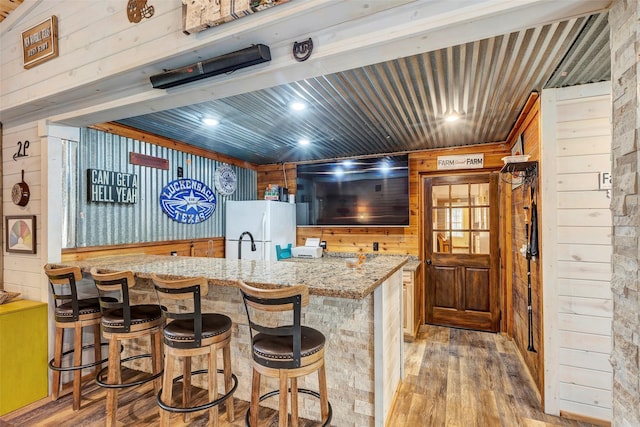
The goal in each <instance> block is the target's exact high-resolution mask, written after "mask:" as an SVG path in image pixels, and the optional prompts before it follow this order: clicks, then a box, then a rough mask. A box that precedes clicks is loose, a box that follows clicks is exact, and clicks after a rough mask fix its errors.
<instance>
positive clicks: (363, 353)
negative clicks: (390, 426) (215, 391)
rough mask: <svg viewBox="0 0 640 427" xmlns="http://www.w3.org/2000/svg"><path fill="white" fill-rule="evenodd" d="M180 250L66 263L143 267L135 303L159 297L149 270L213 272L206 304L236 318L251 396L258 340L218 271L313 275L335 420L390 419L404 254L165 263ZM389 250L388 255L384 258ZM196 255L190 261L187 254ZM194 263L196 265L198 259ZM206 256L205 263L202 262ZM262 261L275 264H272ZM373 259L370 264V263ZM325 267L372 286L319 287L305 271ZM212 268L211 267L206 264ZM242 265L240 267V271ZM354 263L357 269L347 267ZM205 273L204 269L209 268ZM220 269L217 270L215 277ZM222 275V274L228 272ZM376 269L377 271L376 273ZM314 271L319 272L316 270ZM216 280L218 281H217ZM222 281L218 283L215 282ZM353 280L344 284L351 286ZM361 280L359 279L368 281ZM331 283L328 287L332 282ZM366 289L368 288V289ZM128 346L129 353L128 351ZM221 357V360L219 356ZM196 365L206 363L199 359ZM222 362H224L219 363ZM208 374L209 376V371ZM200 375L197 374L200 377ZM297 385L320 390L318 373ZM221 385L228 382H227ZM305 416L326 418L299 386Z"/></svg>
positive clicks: (237, 363)
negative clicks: (351, 290)
mask: <svg viewBox="0 0 640 427" xmlns="http://www.w3.org/2000/svg"><path fill="white" fill-rule="evenodd" d="M176 258H177V257H164V256H149V255H146V256H135V257H114V258H111V259H106V258H100V259H95V260H86V261H80V262H75V263H71V262H66V263H65V265H79V266H80V267H81V268H82V269H83V270H85V271H87V270H88V269H90V268H91V267H92V266H95V267H98V268H103V269H106V270H114V271H115V270H119V269H129V270H132V271H134V273H136V277H137V281H136V286H135V287H134V288H133V289H132V296H131V298H132V301H133V302H134V303H143V302H144V303H157V298H156V295H155V291H154V290H153V287H152V284H151V282H150V280H149V279H148V274H149V273H150V272H152V271H155V272H156V273H157V274H170V275H174V276H176V277H192V276H198V275H205V276H206V277H208V278H210V280H209V285H210V287H209V293H208V295H207V296H206V297H205V299H204V301H203V305H204V307H203V311H208V312H219V313H224V314H226V315H228V316H229V317H231V320H232V321H233V331H232V333H233V335H232V342H231V358H232V365H233V372H234V373H235V374H236V376H237V377H238V389H237V390H236V393H235V397H236V398H238V399H241V400H245V401H249V400H250V395H251V391H250V389H251V372H252V360H251V348H250V335H249V327H248V325H247V316H246V313H245V308H244V304H243V302H242V297H241V295H240V291H239V290H238V288H237V287H235V282H234V281H233V279H231V277H230V276H229V275H225V274H217V275H216V274H215V272H216V271H218V273H219V272H220V271H221V269H223V270H225V273H228V272H229V271H231V276H235V277H240V278H242V280H244V281H246V282H247V283H249V284H251V285H253V286H258V287H260V286H262V287H273V286H286V285H287V283H282V282H283V280H286V281H289V282H290V283H288V284H294V283H307V284H308V285H309V289H310V293H311V295H310V302H309V305H308V306H307V307H306V308H304V309H303V318H302V323H303V324H304V325H309V326H311V327H313V328H316V329H318V330H320V331H321V332H322V333H323V334H324V335H325V337H326V339H327V342H326V349H325V359H326V360H325V363H326V373H327V386H328V393H329V401H330V402H331V405H332V407H333V419H332V422H331V424H332V425H336V426H358V427H360V426H383V425H384V424H385V420H386V417H387V415H388V413H389V411H390V409H391V405H392V403H393V399H394V395H395V392H396V390H397V388H398V387H399V385H400V381H401V379H402V376H403V363H402V360H403V354H402V320H401V319H402V311H401V310H402V265H403V264H404V263H405V262H406V258H403V257H391V256H390V257H385V256H379V257H377V258H376V259H373V260H371V261H370V262H367V263H365V265H364V266H363V269H362V270H360V271H356V270H354V269H346V267H344V262H343V261H339V260H335V259H334V260H331V259H327V260H325V261H321V262H318V261H316V260H313V261H316V262H315V263H313V264H312V263H311V262H310V265H307V266H306V267H307V268H304V267H305V263H304V262H295V263H283V262H272V263H263V262H262V263H261V262H260V261H240V262H239V261H237V260H229V261H227V260H224V259H210V258H186V257H185V258H183V257H179V258H181V261H180V267H181V268H179V270H181V271H180V272H178V271H176V266H172V267H171V268H162V267H161V266H162V265H163V263H164V262H165V261H166V263H168V264H172V263H175V262H176ZM385 258H388V259H385ZM185 260H191V261H185ZM191 263H193V265H191ZM377 263H379V264H378V266H377V268H380V266H381V265H382V266H384V268H383V269H384V270H385V272H384V273H383V274H378V273H377V272H376V270H375V269H376V266H374V265H373V264H377ZM203 264H205V265H203ZM261 264H273V265H271V266H267V267H265V266H264V265H261ZM276 264H277V268H285V269H291V268H295V269H296V272H297V273H296V275H295V276H296V277H294V278H291V277H290V278H289V279H283V277H286V276H287V275H286V274H283V275H279V276H278V278H277V279H271V280H269V279H268V278H267V280H265V279H264V278H258V277H257V275H255V274H254V276H255V277H249V276H247V269H251V270H252V273H255V271H256V270H262V269H264V268H268V269H269V270H271V269H273V268H276V267H275V266H274V265H276ZM367 264H371V265H369V270H368V271H365V270H364V268H367ZM317 269H322V270H325V271H324V274H323V275H321V276H323V277H325V278H326V277H327V275H329V276H332V278H333V280H334V281H335V280H337V281H341V280H342V281H347V282H353V283H355V282H358V281H359V280H360V281H372V280H373V282H375V284H374V285H371V283H369V284H368V285H367V286H365V287H366V288H367V290H370V292H369V293H367V294H366V295H364V296H362V297H359V295H358V297H354V296H352V295H349V294H348V292H345V293H342V295H346V296H332V295H322V293H325V294H327V293H332V294H336V293H337V292H333V291H332V292H323V291H322V289H319V287H321V286H322V284H321V283H314V282H313V279H312V278H311V277H306V278H303V277H302V274H301V273H300V272H301V271H305V270H306V271H309V275H313V274H314V270H317ZM203 270H205V271H203ZM238 270H241V271H238ZM345 270H350V271H345ZM203 273H204V274H203ZM236 274H237V275H236ZM216 276H218V277H216ZM221 276H223V277H221ZM372 276H376V277H375V278H372ZM315 277H318V275H316V276H315ZM212 285H214V286H212ZM215 285H217V286H215ZM347 285H348V283H347V284H346V285H345V286H347ZM362 285H363V284H362V283H359V284H357V286H362ZM325 290H326V289H325ZM365 293H366V291H365ZM137 344H138V346H139V348H137V349H136V348H135V346H132V347H130V348H131V349H132V350H131V352H133V351H137V352H144V351H146V350H145V349H148V343H144V342H140V343H137ZM126 355H127V353H124V354H123V357H126ZM132 363H134V362H131V363H130V364H129V367H132V368H137V369H142V370H146V371H150V364H147V362H146V361H144V360H143V361H140V360H138V361H135V363H136V365H133V364H132ZM219 363H220V364H221V360H220V362H219ZM194 365H195V366H194V370H195V369H199V368H200V367H199V366H197V363H196V364H194ZM220 366H221V365H220ZM202 380H204V378H203V379H202ZM198 381H199V379H198V378H195V377H194V384H196V385H197V384H198ZM298 387H300V388H308V389H311V390H318V377H317V375H314V374H311V375H308V376H306V377H303V378H300V379H299V381H298ZM277 388H278V383H277V380H275V379H271V378H265V377H263V380H262V388H261V393H265V392H267V391H270V390H276V389H277ZM221 391H222V390H221ZM299 396H300V402H299V411H300V416H301V417H303V418H308V419H312V420H320V405H319V401H318V400H316V399H314V398H311V397H308V396H306V395H304V394H300V395H299ZM262 405H264V406H268V407H271V408H273V409H277V407H278V399H277V397H273V398H271V399H267V400H266V401H264V402H263V403H262Z"/></svg>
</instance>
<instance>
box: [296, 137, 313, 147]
mask: <svg viewBox="0 0 640 427" xmlns="http://www.w3.org/2000/svg"><path fill="white" fill-rule="evenodd" d="M310 142H311V141H309V140H308V139H305V138H303V139H300V140H298V144H300V145H309V144H310Z"/></svg>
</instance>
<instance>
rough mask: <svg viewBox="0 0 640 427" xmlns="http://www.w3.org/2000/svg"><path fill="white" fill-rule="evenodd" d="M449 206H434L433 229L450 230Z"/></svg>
mask: <svg viewBox="0 0 640 427" xmlns="http://www.w3.org/2000/svg"><path fill="white" fill-rule="evenodd" d="M450 210H451V209H448V208H434V209H433V210H432V212H433V229H434V230H448V229H449V211H450Z"/></svg>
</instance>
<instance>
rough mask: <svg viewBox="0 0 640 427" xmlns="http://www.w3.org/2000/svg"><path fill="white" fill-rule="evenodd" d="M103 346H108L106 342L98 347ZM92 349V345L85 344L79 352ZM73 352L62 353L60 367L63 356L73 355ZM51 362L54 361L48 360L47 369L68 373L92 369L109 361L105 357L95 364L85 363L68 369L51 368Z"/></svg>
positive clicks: (60, 367)
mask: <svg viewBox="0 0 640 427" xmlns="http://www.w3.org/2000/svg"><path fill="white" fill-rule="evenodd" d="M105 345H106V346H108V345H109V343H108V342H103V343H101V344H100V347H102V346H105ZM94 347H95V345H94V344H87V345H85V346H83V347H82V348H81V349H80V351H81V352H83V351H85V350H89V349H91V348H94ZM74 352H75V349H73V348H72V349H71V350H67V351H65V352H63V353H62V357H61V358H60V365H62V359H63V358H64V357H65V356H68V355H70V354H73V353H74ZM53 360H54V359H51V360H49V369H51V370H53V371H60V372H68V371H75V370H77V369H86V368H93V367H94V366H98V365H101V364H103V363H105V362H106V361H107V360H109V358H108V357H105V358H104V359H102V360H98V361H95V362H91V363H87V364H84V365H78V366H68V367H62V366H53Z"/></svg>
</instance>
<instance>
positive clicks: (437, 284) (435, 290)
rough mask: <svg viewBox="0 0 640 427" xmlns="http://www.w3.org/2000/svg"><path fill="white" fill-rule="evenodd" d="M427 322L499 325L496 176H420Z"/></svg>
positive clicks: (482, 326) (480, 326) (471, 326)
mask: <svg viewBox="0 0 640 427" xmlns="http://www.w3.org/2000/svg"><path fill="white" fill-rule="evenodd" d="M423 188H424V199H423V200H424V224H423V230H424V233H423V235H424V245H423V247H424V254H423V256H424V258H423V259H424V260H425V268H424V278H425V288H426V293H425V298H426V301H425V308H426V313H425V321H426V323H430V324H435V325H445V326H454V327H461V328H469V329H476V330H482V331H492V332H497V331H498V329H499V327H500V301H499V253H498V249H499V247H498V238H499V232H498V221H499V199H498V174H497V173H493V174H488V173H487V174H478V175H456V176H440V177H425V178H423Z"/></svg>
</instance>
